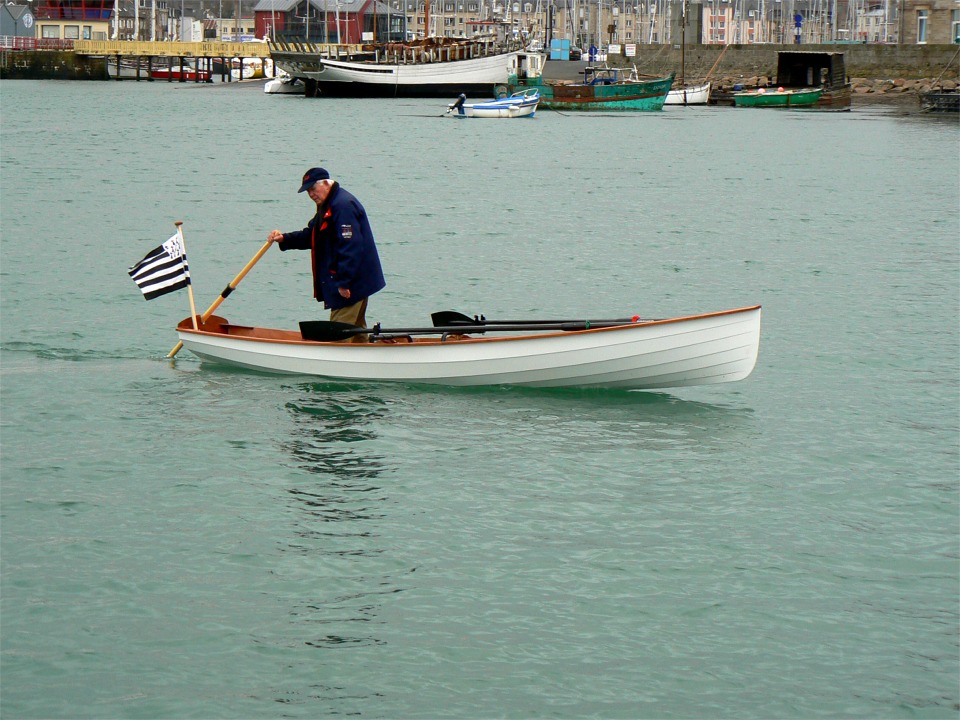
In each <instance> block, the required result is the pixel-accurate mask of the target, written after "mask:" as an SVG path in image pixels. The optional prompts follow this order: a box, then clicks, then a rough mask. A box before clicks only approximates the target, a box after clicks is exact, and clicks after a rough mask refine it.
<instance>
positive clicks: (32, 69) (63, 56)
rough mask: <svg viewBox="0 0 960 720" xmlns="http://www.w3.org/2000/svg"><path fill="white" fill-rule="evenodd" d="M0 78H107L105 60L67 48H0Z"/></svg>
mask: <svg viewBox="0 0 960 720" xmlns="http://www.w3.org/2000/svg"><path fill="white" fill-rule="evenodd" d="M0 78H4V79H11V80H107V79H108V78H107V61H106V60H105V59H104V58H95V57H84V56H82V55H77V54H76V53H74V52H72V51H69V50H3V51H0Z"/></svg>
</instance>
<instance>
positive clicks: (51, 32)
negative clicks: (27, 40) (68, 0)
mask: <svg viewBox="0 0 960 720" xmlns="http://www.w3.org/2000/svg"><path fill="white" fill-rule="evenodd" d="M40 37H43V38H49V39H51V40H59V39H60V26H59V25H41V26H40Z"/></svg>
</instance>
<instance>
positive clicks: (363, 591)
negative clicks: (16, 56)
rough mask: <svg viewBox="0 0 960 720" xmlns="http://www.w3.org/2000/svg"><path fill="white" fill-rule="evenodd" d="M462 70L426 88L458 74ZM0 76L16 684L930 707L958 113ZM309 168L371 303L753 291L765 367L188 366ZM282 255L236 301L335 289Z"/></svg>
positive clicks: (647, 704)
mask: <svg viewBox="0 0 960 720" xmlns="http://www.w3.org/2000/svg"><path fill="white" fill-rule="evenodd" d="M451 100H452V98H451ZM444 108H445V103H437V102H436V101H428V100H423V101H361V100H336V101H330V100H323V99H315V100H305V99H303V98H291V97H275V96H266V95H264V94H263V93H262V92H260V91H259V86H254V87H246V88H241V87H236V86H232V87H223V86H213V87H199V88H198V87H181V86H173V87H171V86H170V85H168V84H163V83H154V84H147V83H139V84H135V83H79V82H78V83H60V82H28V81H19V82H12V81H4V82H3V83H0V112H2V118H0V119H2V123H0V159H2V167H0V171H2V173H0V203H2V207H0V222H2V251H0V301H2V304H0V310H2V317H0V351H2V356H0V399H2V412H0V471H2V484H0V491H2V495H0V501H2V502H0V567H2V578H0V579H2V593H0V595H2V604H0V610H2V618H0V621H2V622H0V645H2V647H0V650H2V654H0V663H2V667H0V670H2V675H0V679H2V682H0V712H2V715H3V717H4V718H160V717H170V718H174V717H175V718H268V717H296V718H317V717H326V716H344V715H349V716H359V717H367V718H457V719H459V718H465V719H473V718H477V719H480V718H493V717H503V718H540V717H552V718H810V717H862V718H901V717H902V718H917V717H919V718H956V717H957V715H958V707H960V706H958V703H960V689H958V676H960V660H958V635H960V633H958V630H960V626H958V605H960V592H958V590H960V564H958V557H960V543H958V528H960V510H958V470H960V467H958V449H960V448H958V445H960V442H958V438H960V434H958V418H960V394H958V384H960V383H958V380H960V365H958V357H960V331H958V310H960V248H958V236H960V235H958V231H960V209H958V208H960V175H958V150H960V131H958V126H957V123H956V122H955V120H939V119H934V118H927V117H916V116H904V115H902V114H899V113H897V112H895V111H891V110H887V109H883V108H871V109H869V110H862V109H856V110H855V111H853V112H850V113H842V114H820V113H804V112H780V111H770V112H764V111H749V112H747V111H739V110H735V109H729V108H703V109H693V108H686V109H684V108H667V109H666V110H664V111H663V112H661V113H646V114H638V115H622V114H621V115H616V116H608V115H560V114H556V113H548V112H543V113H538V114H537V117H536V118H535V119H534V120H532V121H529V120H525V121H514V122H511V121H493V120H489V121H487V120H468V121H456V120H451V119H448V118H441V117H440V115H442V113H443V110H444ZM313 165H323V166H324V167H327V168H328V169H330V170H331V172H332V173H333V174H334V176H335V177H337V178H338V179H340V180H341V182H342V183H343V185H344V186H345V187H347V188H348V189H350V190H351V191H352V192H354V193H355V194H357V195H358V196H359V197H360V198H361V200H362V201H363V202H364V204H365V205H366V207H367V209H368V211H369V213H370V215H371V219H372V222H373V226H374V230H375V232H376V235H377V240H378V244H379V246H380V250H381V256H382V259H383V264H384V268H385V271H386V274H387V282H388V287H387V289H386V290H385V291H384V292H382V293H381V294H379V295H377V296H375V298H374V299H373V301H372V302H371V308H370V311H369V312H368V318H370V319H371V320H373V321H377V320H381V321H384V323H385V324H387V323H389V324H392V325H412V324H424V323H427V322H429V315H430V313H431V312H433V311H436V310H447V309H452V310H458V311H460V312H466V313H469V314H473V313H484V314H486V315H487V316H488V317H517V316H521V317H551V318H552V317H564V316H570V317H582V316H585V315H589V316H594V317H620V316H624V315H632V314H641V315H647V316H655V317H662V316H668V315H673V314H686V313H691V312H701V311H702V312H706V311H712V310H722V309H727V308H732V307H740V306H744V305H751V304H755V303H759V304H762V305H763V307H764V327H763V335H762V339H761V349H760V359H759V363H758V365H757V369H756V370H755V372H754V374H753V375H752V376H751V377H750V378H748V379H747V380H745V381H743V382H740V383H736V384H731V385H722V386H714V387H705V388H688V389H684V390H678V391H675V392H660V393H628V392H582V391H522V390H517V389H502V388H501V389H488V390H456V389H441V388H420V387H412V386H383V385H362V384H356V385H345V384H332V383H319V382H312V381H310V380H309V379H306V378H289V377H284V378H276V377H270V376H264V375H258V374H253V373H245V372H237V371H226V370H223V369H214V368H210V367H204V366H202V365H201V364H200V363H199V362H198V361H197V360H196V359H195V358H192V357H191V356H189V354H188V353H186V352H184V353H182V354H181V355H180V356H178V358H177V360H176V362H175V363H172V364H171V363H170V362H169V361H167V360H165V359H164V355H165V354H166V353H167V352H168V351H169V350H170V348H171V347H172V346H173V344H174V343H175V342H176V336H175V334H174V332H173V326H174V325H175V323H176V322H178V321H179V320H180V319H181V318H183V317H185V316H186V315H188V314H189V308H188V305H187V297H186V294H185V293H176V294H172V295H168V296H165V297H163V298H159V299H157V300H154V301H151V302H149V303H145V302H144V301H143V299H142V297H141V296H140V293H139V291H138V290H137V288H136V287H135V286H134V284H133V283H132V282H131V281H130V279H129V278H128V277H127V274H126V271H127V268H128V267H129V266H130V265H132V264H133V263H134V262H135V261H137V260H139V259H140V258H141V257H142V256H143V255H144V254H145V253H146V252H147V251H148V250H149V249H151V248H152V247H154V246H156V245H157V244H158V243H159V242H160V241H162V240H165V239H166V238H167V237H169V236H170V235H171V234H173V231H174V225H173V223H174V221H175V220H182V221H183V222H184V226H183V227H184V232H185V237H186V239H187V243H188V250H189V256H190V265H191V270H192V274H193V278H194V283H195V285H194V288H195V290H196V293H197V304H198V306H200V308H201V309H203V308H205V307H206V306H207V305H208V304H209V303H210V302H212V300H213V299H214V298H215V297H216V296H217V294H218V293H219V292H220V291H221V290H222V289H223V287H224V286H225V285H226V283H227V282H228V281H229V280H230V279H232V278H233V276H234V275H235V274H236V273H237V272H238V271H239V270H240V269H241V268H242V267H243V266H244V265H245V264H246V262H247V261H248V260H249V259H250V258H251V257H252V256H253V255H254V253H255V252H256V251H257V249H258V248H259V247H260V245H261V244H262V243H263V241H264V240H265V237H266V234H267V232H268V231H269V230H271V229H272V228H274V227H279V228H281V229H283V230H291V229H296V228H298V227H302V226H303V224H305V222H306V221H307V219H308V218H309V216H310V208H309V207H308V204H307V201H306V200H305V199H304V197H303V196H302V195H297V193H296V190H297V187H298V185H299V179H300V176H301V175H302V173H303V171H304V170H305V169H306V168H308V167H310V166H313ZM310 287H311V285H310V274H309V269H308V266H307V256H306V254H303V253H283V254H281V253H279V252H273V251H271V252H270V253H268V254H267V256H265V257H264V259H263V260H261V261H260V263H259V264H258V265H257V266H256V268H254V270H253V271H252V272H251V273H250V274H249V275H248V276H247V278H246V279H245V280H244V281H243V282H242V284H241V285H240V287H239V289H238V290H237V291H236V292H235V293H234V294H233V295H232V296H231V297H230V298H229V299H228V300H227V302H226V303H224V305H223V306H222V307H221V309H220V311H219V314H221V315H224V316H226V317H228V318H230V319H231V320H232V321H234V322H238V323H245V324H259V325H272V326H277V327H293V326H295V324H296V322H297V321H299V320H303V319H309V318H314V317H324V316H325V315H324V314H323V313H322V312H321V311H320V309H319V308H318V307H317V305H316V303H315V302H314V301H313V300H312V299H311V297H310V295H311V290H310Z"/></svg>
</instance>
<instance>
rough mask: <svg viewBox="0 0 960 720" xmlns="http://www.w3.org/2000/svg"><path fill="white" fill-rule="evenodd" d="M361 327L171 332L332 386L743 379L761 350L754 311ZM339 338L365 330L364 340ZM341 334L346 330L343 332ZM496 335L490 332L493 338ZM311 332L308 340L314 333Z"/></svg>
mask: <svg viewBox="0 0 960 720" xmlns="http://www.w3.org/2000/svg"><path fill="white" fill-rule="evenodd" d="M509 322H511V321H502V324H497V325H494V324H488V325H484V326H480V327H476V326H466V327H465V326H462V325H461V326H454V327H446V328H400V329H398V330H386V329H381V328H379V326H378V327H377V328H374V329H371V330H361V329H359V328H352V326H344V325H342V324H340V323H323V322H315V323H304V325H303V326H301V327H303V328H304V330H303V332H299V331H296V330H273V329H268V328H257V327H249V326H244V325H233V324H230V323H229V322H228V321H226V320H225V319H223V318H220V317H217V316H211V317H209V318H208V319H207V320H206V321H205V322H202V323H201V324H200V326H199V328H198V329H196V330H195V329H193V326H192V323H191V321H190V319H187V320H184V321H183V322H181V323H180V325H179V326H178V327H177V333H178V334H179V336H180V340H181V341H182V342H183V345H184V346H185V347H186V348H187V349H188V350H189V351H190V352H192V353H193V354H194V355H196V356H197V357H199V358H201V359H202V360H203V361H207V362H212V363H218V364H226V365H233V366H238V367H242V368H248V369H252V370H257V371H261V372H269V373H285V374H293V375H309V376H318V377H324V378H330V379H337V380H349V381H373V382H405V383H427V384H433V385H460V386H466V385H525V386H531V387H604V388H629V389H654V388H671V387H684V386H691V385H711V384H716V383H725V382H733V381H735V380H742V379H743V378H745V377H747V376H748V375H749V374H750V373H751V371H752V370H753V367H754V365H755V364H756V361H757V353H758V351H759V346H760V306H759V305H757V306H754V307H746V308H740V309H737V310H726V311H723V312H715V313H708V314H704V315H693V316H689V317H679V318H672V319H666V320H637V321H634V322H627V323H624V322H623V321H610V322H601V321H583V322H566V321H565V322H563V323H556V324H547V323H546V322H545V323H542V324H540V325H537V324H536V322H535V321H534V322H531V323H526V324H521V323H520V322H518V324H516V325H513V326H511V325H509V324H507V323H509ZM309 325H313V326H319V327H320V333H319V334H320V336H324V329H328V330H329V332H327V333H326V337H329V338H333V337H339V338H343V339H346V338H348V337H350V336H352V335H354V334H358V333H360V332H363V333H365V334H368V335H369V339H370V342H368V343H344V342H327V341H317V340H305V339H304V333H306V334H307V336H308V337H309V336H311V333H310V332H307V329H306V328H307V326H309ZM344 328H346V330H345V331H344ZM494 333H495V334H494ZM314 336H315V334H314Z"/></svg>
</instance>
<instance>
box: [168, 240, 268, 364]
mask: <svg viewBox="0 0 960 720" xmlns="http://www.w3.org/2000/svg"><path fill="white" fill-rule="evenodd" d="M272 244H273V241H272V240H267V241H266V242H265V243H264V244H263V247H262V248H260V249H259V250H258V251H257V254H256V255H254V256H253V259H252V260H251V261H250V262H248V263H247V264H246V265H245V266H244V268H243V270H241V271H240V272H239V273H237V276H236V277H235V278H234V279H233V280H231V281H230V284H229V285H227V286H226V287H225V288H224V289H223V292H222V293H220V297H218V298H217V299H216V300H214V301H213V304H212V305H211V306H210V307H208V308H207V311H206V312H205V313H204V314H203V315H201V316H200V321H201V322H206V321H207V320H209V319H210V316H211V315H213V313H214V311H215V310H216V309H217V308H218V307H220V304H221V303H222V302H223V301H224V300H226V299H227V296H229V295H230V293H232V292H233V291H234V290H236V289H237V285H239V284H240V281H241V280H243V278H244V276H245V275H246V274H247V273H248V272H250V270H251V268H253V266H254V265H256V264H257V261H258V260H260V258H262V257H263V254H264V253H265V252H266V251H267V250H269V249H270V246H271V245H272ZM182 347H183V343H182V342H178V343H177V344H176V345H174V346H173V350H171V351H170V352H169V353H168V354H167V357H168V358H172V357H173V356H174V355H176V354H177V353H178V352H180V349H181V348H182Z"/></svg>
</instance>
